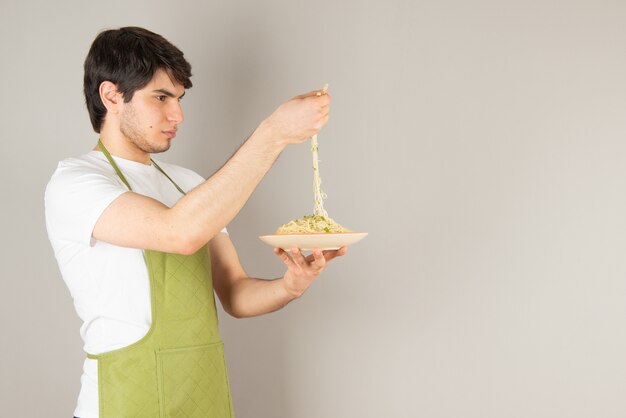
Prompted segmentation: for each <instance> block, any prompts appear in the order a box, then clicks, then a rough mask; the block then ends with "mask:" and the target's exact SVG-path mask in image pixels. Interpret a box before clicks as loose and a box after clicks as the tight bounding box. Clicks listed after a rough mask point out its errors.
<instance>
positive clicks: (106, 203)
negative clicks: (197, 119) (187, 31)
mask: <svg viewBox="0 0 626 418" xmlns="http://www.w3.org/2000/svg"><path fill="white" fill-rule="evenodd" d="M190 76H191V66H190V65H189V63H188V62H187V61H186V60H185V58H184V56H183V53H182V52H181V51H180V50H179V49H177V48H176V47H175V46H174V45H172V44H171V43H169V42H168V41H167V40H165V39H164V38H163V37H161V36H160V35H157V34H155V33H152V32H150V31H147V30H145V29H142V28H136V27H127V28H121V29H118V30H108V31H104V32H102V33H100V34H99V35H98V36H97V38H96V39H95V40H94V42H93V44H92V46H91V49H90V51H89V53H88V56H87V58H86V60H85V77H84V90H85V98H86V102H87V109H88V111H89V116H90V118H91V123H92V125H93V128H94V130H95V131H96V132H97V133H99V134H100V139H99V141H98V144H97V145H96V146H95V147H94V149H93V150H92V151H91V152H89V153H87V154H85V155H83V156H81V157H77V158H69V159H66V160H64V161H62V162H61V163H59V166H58V168H57V170H56V171H55V173H54V174H53V176H52V178H51V180H50V182H49V184H48V187H47V189H46V196H45V204H46V224H47V228H48V235H49V237H50V241H51V243H52V246H53V248H54V252H55V256H56V258H57V261H58V263H59V267H60V270H61V273H62V275H63V279H64V280H65V282H66V283H67V286H68V288H69V290H70V292H71V294H72V297H73V299H74V304H75V308H76V311H77V313H78V315H79V316H80V318H81V319H82V320H83V325H82V327H81V336H82V338H83V340H84V343H85V344H84V348H85V351H86V352H87V353H88V358H87V359H86V361H85V364H84V370H83V375H82V378H81V391H80V394H79V397H78V404H77V407H76V410H75V415H76V416H77V417H81V418H93V417H98V416H99V417H101V418H109V417H115V418H117V417H126V416H133V417H149V418H154V417H159V416H168V417H187V416H189V417H231V416H233V411H232V402H231V399H230V390H229V387H228V380H227V373H226V368H225V364H224V357H223V348H222V343H221V339H220V336H219V331H218V329H217V318H216V312H215V302H214V299H213V289H215V292H216V293H217V295H218V297H219V299H220V302H221V303H222V306H223V307H224V309H225V310H226V312H228V313H229V314H230V315H232V316H234V317H237V318H241V317H250V316H255V315H261V314H264V313H268V312H272V311H275V310H277V309H280V308H282V307H284V306H285V305H286V304H288V303H289V302H290V301H292V300H294V299H297V298H298V297H300V296H301V295H302V294H303V293H304V292H305V291H306V289H307V288H308V287H309V286H310V284H311V283H312V282H313V281H314V280H315V278H316V277H318V275H319V274H320V273H321V271H322V270H324V268H325V267H326V265H327V263H328V262H329V261H330V260H332V259H333V258H335V257H337V256H341V255H343V254H344V253H345V251H346V248H341V249H340V250H337V251H323V252H322V251H319V250H316V251H314V252H313V254H311V255H310V256H307V257H305V256H303V255H302V254H301V252H300V251H299V250H298V249H295V248H294V249H293V250H291V251H290V252H289V253H287V252H285V251H283V250H280V249H274V252H275V253H276V255H277V256H278V257H280V258H281V260H282V261H283V262H284V264H285V266H286V272H285V274H284V276H283V277H281V278H279V279H275V280H260V279H255V278H251V277H248V276H247V274H246V273H245V272H244V270H243V268H242V266H241V264H240V262H239V259H238V256H237V252H236V250H235V247H234V246H233V244H232V242H231V240H230V239H229V237H228V234H227V233H226V230H225V226H226V225H227V224H228V223H229V222H230V221H231V220H232V219H233V218H234V217H235V215H236V214H237V213H238V212H239V210H240V209H241V208H242V206H243V205H244V204H245V202H246V201H247V199H248V198H249V197H250V195H251V193H252V191H253V190H254V189H255V187H256V186H257V185H258V183H259V182H260V180H261V179H262V177H263V176H264V175H265V174H266V172H267V171H268V170H269V169H270V167H271V166H272V164H273V162H274V161H275V160H276V158H277V157H278V155H279V154H280V153H281V151H282V150H283V149H284V148H285V147H286V146H287V145H289V144H299V143H303V142H305V141H306V140H307V139H308V138H310V137H311V136H312V135H314V134H316V133H317V132H318V131H319V130H320V129H321V127H322V126H323V125H324V124H325V123H326V121H327V120H328V113H329V105H330V100H331V99H330V97H329V96H328V95H325V94H320V92H318V91H313V92H311V93H308V94H304V95H301V96H297V97H295V98H293V99H291V100H289V101H287V102H285V103H284V104H282V105H281V106H280V107H278V109H276V111H274V113H272V114H271V115H270V116H269V117H268V118H267V119H265V120H264V121H263V122H262V123H261V124H260V125H259V126H258V127H257V129H256V130H255V131H254V133H253V134H252V135H251V136H250V137H249V138H248V139H247V140H246V141H245V143H244V144H243V145H242V146H241V148H240V149H239V150H238V151H237V152H236V153H235V154H234V155H233V156H232V157H231V158H230V159H229V160H228V161H227V162H226V163H225V164H224V165H223V166H222V167H221V168H220V169H219V170H218V171H217V172H216V173H215V174H214V175H213V176H212V177H210V178H209V179H208V180H206V181H205V180H204V179H203V178H202V177H200V176H199V175H198V174H196V173H194V172H192V171H190V170H187V169H184V168H182V167H179V166H175V165H172V164H166V163H162V162H157V161H154V160H152V159H151V154H153V153H159V152H164V151H167V150H168V149H169V147H170V145H171V143H172V141H173V140H174V138H175V136H176V131H177V128H178V125H179V124H180V123H182V122H183V112H182V109H181V105H180V99H181V98H182V97H183V95H184V94H185V90H186V89H188V88H190V87H191V86H192V83H191V81H190Z"/></svg>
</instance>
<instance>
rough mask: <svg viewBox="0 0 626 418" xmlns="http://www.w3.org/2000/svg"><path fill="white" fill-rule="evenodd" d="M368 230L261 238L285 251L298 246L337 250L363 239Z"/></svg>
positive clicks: (310, 248) (265, 236)
mask: <svg viewBox="0 0 626 418" xmlns="http://www.w3.org/2000/svg"><path fill="white" fill-rule="evenodd" d="M366 235H367V232H342V233H323V234H276V235H261V236H260V237H259V238H260V239H261V241H263V242H265V243H266V244H268V245H271V246H272V247H278V248H282V249H283V250H285V251H288V250H290V249H292V248H293V247H298V248H300V249H301V250H312V249H313V248H319V249H321V250H337V249H339V247H343V246H344V245H345V246H348V245H352V244H355V243H357V242H359V241H361V240H362V239H363V238H365V236H366Z"/></svg>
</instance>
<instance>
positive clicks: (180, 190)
mask: <svg viewBox="0 0 626 418" xmlns="http://www.w3.org/2000/svg"><path fill="white" fill-rule="evenodd" d="M98 149H99V150H100V151H102V153H103V154H104V156H105V157H106V159H107V160H108V161H109V163H110V164H111V166H113V169H114V170H115V172H116V173H117V175H118V176H119V178H120V179H121V180H122V181H123V182H124V184H125V185H126V187H128V190H130V191H131V192H132V191H133V189H132V187H130V184H129V183H128V180H126V177H124V174H122V171H121V170H120V168H119V167H118V166H117V163H116V162H115V160H114V159H113V157H111V153H109V150H107V149H106V147H105V146H104V144H103V143H102V140H100V139H98ZM150 161H151V162H152V164H154V166H155V167H156V169H157V170H159V171H160V172H161V173H163V175H164V176H165V177H167V179H168V180H169V181H170V182H171V183H172V184H173V185H174V187H176V189H177V190H178V191H179V192H181V193H182V194H183V195H184V194H186V193H185V192H184V191H183V189H181V188H180V186H179V185H178V184H176V182H175V181H174V180H172V178H171V177H170V176H168V175H167V173H166V172H165V171H163V169H162V168H161V167H160V166H159V165H158V164H157V163H156V161H154V160H153V159H152V158H151V159H150Z"/></svg>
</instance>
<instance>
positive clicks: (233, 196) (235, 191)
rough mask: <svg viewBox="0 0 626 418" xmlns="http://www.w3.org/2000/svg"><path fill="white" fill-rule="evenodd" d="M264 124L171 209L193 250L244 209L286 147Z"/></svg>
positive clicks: (178, 226)
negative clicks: (273, 138)
mask: <svg viewBox="0 0 626 418" xmlns="http://www.w3.org/2000/svg"><path fill="white" fill-rule="evenodd" d="M270 135H271V131H270V129H269V128H268V127H267V126H266V125H265V124H261V125H260V126H259V128H257V130H256V131H255V132H254V133H253V134H252V136H251V137H250V138H249V139H248V140H247V141H246V142H245V143H244V144H243V145H242V146H241V148H240V149H239V150H238V151H237V152H236V153H235V154H234V155H233V156H232V157H231V158H230V159H229V160H228V161H227V162H226V163H225V164H224V165H223V166H222V167H221V168H220V169H219V170H218V171H217V172H216V173H215V174H214V175H213V176H211V177H210V178H209V179H208V180H206V181H205V182H204V183H202V184H200V185H199V186H198V187H196V188H195V189H193V190H192V191H190V192H189V193H187V195H186V196H185V197H183V198H182V199H180V200H179V201H178V203H177V204H176V205H175V206H174V207H173V208H172V209H171V211H170V213H169V216H170V217H171V222H170V223H169V224H170V225H174V228H175V229H176V230H177V231H179V232H178V233H180V234H182V235H184V236H186V237H188V238H187V242H188V245H189V246H190V247H191V250H190V251H191V252H193V251H194V250H196V249H198V248H200V247H201V246H202V245H204V244H205V243H206V242H207V241H209V240H210V239H211V238H212V237H213V236H215V235H216V234H217V233H218V232H219V231H220V230H221V229H222V228H223V227H224V226H225V225H227V224H228V223H229V222H230V221H231V220H232V219H233V218H234V217H235V215H237V213H238V212H239V211H240V210H241V208H242V207H243V205H244V204H245V202H246V201H247V200H248V198H249V197H250V195H251V194H252V192H253V191H254V189H255V188H256V187H257V185H258V184H259V182H260V181H261V179H262V178H263V176H264V175H265V174H266V173H267V171H268V170H269V169H270V168H271V166H272V164H273V163H274V161H276V158H277V157H278V155H279V154H280V152H281V151H282V150H283V149H284V146H280V145H277V144H276V143H275V141H273V140H272V138H270Z"/></svg>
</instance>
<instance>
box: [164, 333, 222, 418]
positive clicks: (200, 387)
mask: <svg viewBox="0 0 626 418" xmlns="http://www.w3.org/2000/svg"><path fill="white" fill-rule="evenodd" d="M157 368H158V376H159V406H160V413H161V417H162V418H182V417H186V418H187V417H188V418H196V417H197V418H207V417H216V418H227V417H231V416H232V411H231V400H230V389H229V387H228V378H227V375H226V363H225V361H224V345H223V344H222V342H219V343H215V344H209V345H202V346H195V347H188V348H176V349H172V350H163V351H159V352H157Z"/></svg>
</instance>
